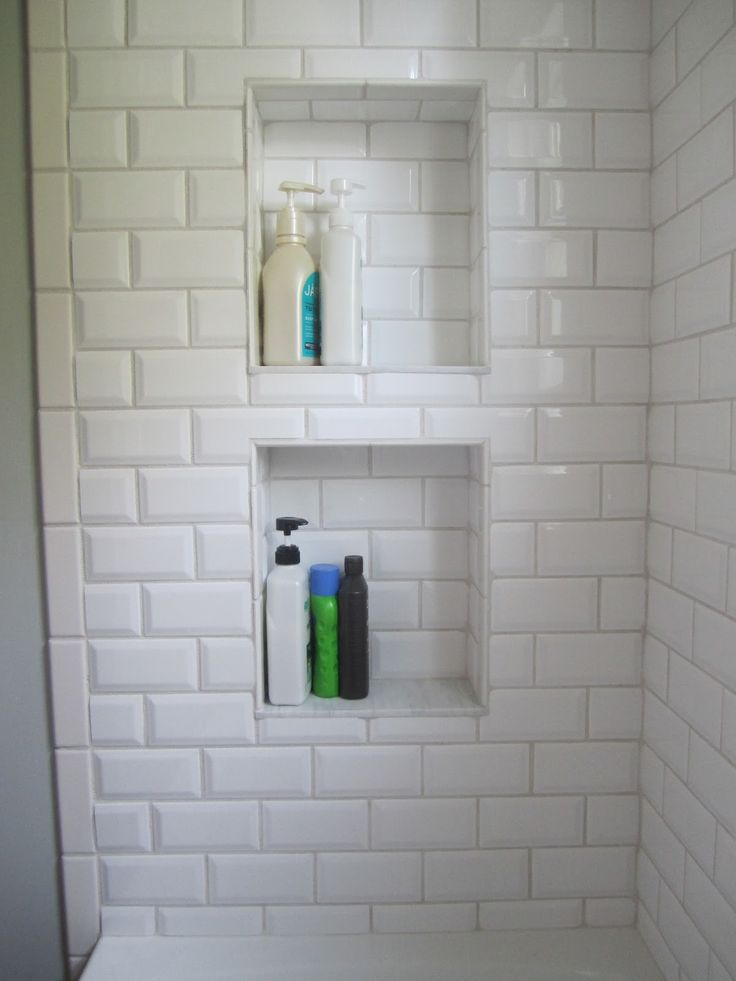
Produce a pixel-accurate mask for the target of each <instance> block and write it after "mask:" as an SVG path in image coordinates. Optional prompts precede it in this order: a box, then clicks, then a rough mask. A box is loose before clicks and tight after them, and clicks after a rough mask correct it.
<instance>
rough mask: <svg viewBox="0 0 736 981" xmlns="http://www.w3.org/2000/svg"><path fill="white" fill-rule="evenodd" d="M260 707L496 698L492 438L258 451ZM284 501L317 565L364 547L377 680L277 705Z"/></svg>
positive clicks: (429, 707)
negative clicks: (274, 617) (274, 650)
mask: <svg viewBox="0 0 736 981" xmlns="http://www.w3.org/2000/svg"><path fill="white" fill-rule="evenodd" d="M252 475H253V476H252V495H253V524H254V531H255V534H254V536H253V537H254V544H253V547H254V551H255V555H254V569H255V570H256V573H255V575H254V602H255V606H256V610H255V623H256V651H257V664H258V676H257V714H258V715H259V716H261V717H263V716H269V715H282V716H283V715H304V716H312V715H328V716H330V715H353V716H356V715H357V716H380V715H392V716H402V715H408V716H410V715H435V714H436V715H452V714H458V715H466V714H480V713H481V712H482V711H483V710H484V705H485V704H486V701H487V687H488V684H487V669H486V662H487V658H486V656H485V654H486V651H487V630H488V626H487V624H488V589H489V586H488V573H487V569H488V556H487V545H486V543H487V542H488V528H487V522H488V493H489V491H488V466H487V444H486V443H485V442H483V441H482V442H468V443H441V442H434V443H417V442H413V443H411V444H405V445H404V444H397V443H386V444H371V445H368V444H366V443H362V444H356V443H353V444H339V445H337V444H330V445H329V446H325V445H324V444H321V445H319V446H316V445H310V444H307V443H304V442H300V443H299V444H298V445H297V444H294V445H285V444H284V443H280V444H279V445H273V444H271V445H263V444H260V445H256V446H254V449H253V460H252ZM280 515H295V516H297V517H302V518H306V519H307V521H308V522H309V524H308V525H306V526H305V527H304V528H302V529H300V530H299V531H298V532H296V533H295V534H294V535H293V536H292V538H291V541H292V542H293V543H295V544H297V545H298V546H299V548H300V550H301V560H302V564H303V565H304V566H306V567H307V568H308V567H309V566H311V565H313V564H314V563H316V562H332V563H334V564H335V565H338V566H340V568H342V565H343V559H344V556H345V555H348V554H359V555H362V556H363V558H364V568H365V576H366V579H367V580H368V589H369V624H370V641H369V643H370V671H371V691H370V694H369V696H368V698H367V699H364V700H361V701H355V702H353V701H345V700H342V699H339V698H337V699H322V698H317V697H316V696H315V695H310V696H309V697H308V699H307V700H306V702H305V703H304V704H302V705H299V706H288V707H287V706H273V705H271V704H270V703H269V702H268V700H267V684H266V679H265V629H264V622H265V621H264V613H265V582H266V576H267V575H268V572H269V571H270V569H271V568H272V567H273V555H274V551H275V549H276V546H277V545H278V544H280V543H281V542H282V541H283V538H282V535H281V533H277V532H276V531H275V520H276V518H277V517H278V516H280Z"/></svg>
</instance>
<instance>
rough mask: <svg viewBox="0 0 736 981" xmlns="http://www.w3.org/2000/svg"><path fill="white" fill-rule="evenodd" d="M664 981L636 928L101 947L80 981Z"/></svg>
mask: <svg viewBox="0 0 736 981" xmlns="http://www.w3.org/2000/svg"><path fill="white" fill-rule="evenodd" d="M215 978H216V979H217V981H255V979H258V981H269V979H270V981H344V979H345V978H350V981H583V979H584V981H663V978H662V975H661V974H660V972H659V970H658V968H657V966H656V964H655V963H654V960H653V959H652V957H651V955H650V954H649V952H648V950H647V948H646V947H645V945H644V942H643V940H642V939H641V937H640V936H639V934H638V933H637V932H636V930H635V929H633V928H608V929H598V928H595V929H594V928H589V927H583V928H578V929H574V930H498V931H484V932H481V931H476V932H473V933H428V934H390V935H387V934H359V935H352V936H331V937H324V936H308V937H284V936H267V937H264V936H258V937H245V938H233V937H201V938H194V937H182V938H174V937H103V939H102V940H101V941H100V942H99V943H98V945H97V947H96V948H95V950H94V952H93V954H92V957H91V958H90V961H89V963H88V964H87V967H86V968H85V970H84V972H83V974H82V981H214V979H215Z"/></svg>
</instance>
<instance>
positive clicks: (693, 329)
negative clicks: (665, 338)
mask: <svg viewBox="0 0 736 981" xmlns="http://www.w3.org/2000/svg"><path fill="white" fill-rule="evenodd" d="M675 288H676V301H675V304H676V305H675V332H676V334H677V335H678V336H679V337H683V336H689V335H691V334H697V333H700V332H701V331H705V330H710V329H711V328H713V327H722V326H724V325H725V324H728V323H729V321H730V319H731V312H730V309H729V299H730V293H731V262H730V257H729V256H723V257H722V258H721V259H716V260H715V262H711V263H708V264H707V265H704V266H700V267H699V268H698V269H696V270H694V271H693V272H691V273H687V274H686V275H684V276H681V277H680V278H679V279H678V280H677V282H676V284H675ZM709 343H711V342H710V341H707V340H706V346H707V345H708V344H709Z"/></svg>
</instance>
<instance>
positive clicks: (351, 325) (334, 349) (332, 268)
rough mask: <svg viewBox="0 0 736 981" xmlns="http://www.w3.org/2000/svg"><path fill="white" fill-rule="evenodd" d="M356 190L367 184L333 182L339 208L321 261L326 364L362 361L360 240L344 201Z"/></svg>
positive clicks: (343, 180)
mask: <svg viewBox="0 0 736 981" xmlns="http://www.w3.org/2000/svg"><path fill="white" fill-rule="evenodd" d="M354 187H360V188H363V187H364V185H363V184H357V183H356V182H355V181H349V180H347V179H346V178H344V177H336V178H335V179H334V180H333V181H332V182H331V183H330V190H331V191H332V193H333V194H335V195H336V196H337V207H336V208H335V209H334V210H333V211H331V212H330V228H329V231H327V232H326V233H325V234H324V235H323V237H322V258H321V260H320V303H321V318H322V356H321V357H322V364H325V365H342V364H346V365H352V364H360V363H361V361H362V359H363V343H362V340H363V325H362V309H361V308H362V302H363V294H362V284H361V274H360V239H359V238H358V236H357V235H356V234H355V232H354V231H353V216H352V214H351V213H350V212H349V211H348V209H347V208H346V207H345V198H346V197H347V195H348V194H351V193H352V190H353V188H354Z"/></svg>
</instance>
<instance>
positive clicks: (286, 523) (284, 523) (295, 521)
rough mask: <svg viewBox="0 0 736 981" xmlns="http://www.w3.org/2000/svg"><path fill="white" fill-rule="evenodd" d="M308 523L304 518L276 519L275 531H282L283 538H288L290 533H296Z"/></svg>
mask: <svg viewBox="0 0 736 981" xmlns="http://www.w3.org/2000/svg"><path fill="white" fill-rule="evenodd" d="M307 524H309V522H308V521H307V519H306V518H276V531H283V533H284V537H285V538H286V537H288V536H289V535H290V534H291V533H292V531H296V530H297V528H300V527H301V526H302V525H307Z"/></svg>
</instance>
